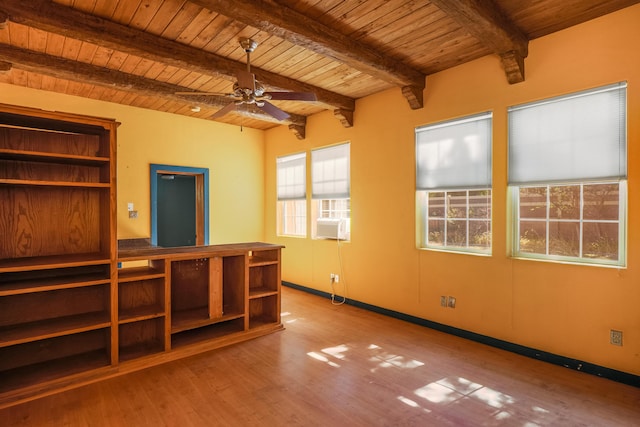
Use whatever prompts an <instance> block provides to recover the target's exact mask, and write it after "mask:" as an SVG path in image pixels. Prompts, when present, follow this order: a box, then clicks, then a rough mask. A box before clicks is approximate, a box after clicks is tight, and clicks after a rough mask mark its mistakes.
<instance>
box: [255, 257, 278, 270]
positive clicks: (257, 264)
mask: <svg viewBox="0 0 640 427" xmlns="http://www.w3.org/2000/svg"><path fill="white" fill-rule="evenodd" d="M273 264H278V261H273V260H270V259H266V258H260V257H257V256H252V257H251V258H250V259H249V268H251V267H260V266H263V265H273Z"/></svg>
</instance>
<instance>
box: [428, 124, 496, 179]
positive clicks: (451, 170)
mask: <svg viewBox="0 0 640 427" xmlns="http://www.w3.org/2000/svg"><path fill="white" fill-rule="evenodd" d="M491 117H492V116H491V113H483V114H479V115H475V116H470V117H466V118H464V119H460V120H450V121H446V122H442V123H437V124H434V125H429V126H424V127H420V128H417V129H416V189H417V190H431V189H441V190H444V189H459V188H465V189H471V188H488V187H491Z"/></svg>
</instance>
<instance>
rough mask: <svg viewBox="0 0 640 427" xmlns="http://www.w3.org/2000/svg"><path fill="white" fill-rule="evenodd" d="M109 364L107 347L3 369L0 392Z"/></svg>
mask: <svg viewBox="0 0 640 427" xmlns="http://www.w3.org/2000/svg"><path fill="white" fill-rule="evenodd" d="M109 365H110V361H109V355H108V353H107V351H106V349H103V350H94V351H90V352H86V353H82V354H76V355H73V356H68V357H62V358H59V359H54V360H49V361H46V362H41V363H36V364H32V365H28V366H23V367H20V368H14V369H10V370H7V371H2V372H1V373H0V375H1V376H2V381H0V393H3V392H8V391H11V390H16V389H19V388H22V387H29V386H33V385H36V384H38V385H40V384H43V383H46V382H48V381H53V380H56V379H59V378H63V377H66V376H71V375H74V374H79V373H82V372H88V371H91V370H96V369H99V368H103V367H108V366H109Z"/></svg>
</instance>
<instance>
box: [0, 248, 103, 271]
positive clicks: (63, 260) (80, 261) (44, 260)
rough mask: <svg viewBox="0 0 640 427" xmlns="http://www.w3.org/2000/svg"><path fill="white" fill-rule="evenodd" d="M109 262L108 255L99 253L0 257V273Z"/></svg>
mask: <svg viewBox="0 0 640 427" xmlns="http://www.w3.org/2000/svg"><path fill="white" fill-rule="evenodd" d="M100 264H106V265H109V264H111V260H110V259H109V256H108V255H105V254H101V253H90V254H70V255H50V256H42V257H29V258H6V259H0V273H7V272H13V271H33V270H48V269H55V268H66V267H79V266H86V265H100Z"/></svg>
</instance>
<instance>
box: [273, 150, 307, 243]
mask: <svg viewBox="0 0 640 427" xmlns="http://www.w3.org/2000/svg"><path fill="white" fill-rule="evenodd" d="M306 163H307V155H306V153H300V154H293V155H290V156H283V157H278V158H277V159H276V170H277V189H278V205H277V218H278V228H277V230H278V235H281V236H302V237H304V236H306V235H307V165H306Z"/></svg>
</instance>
